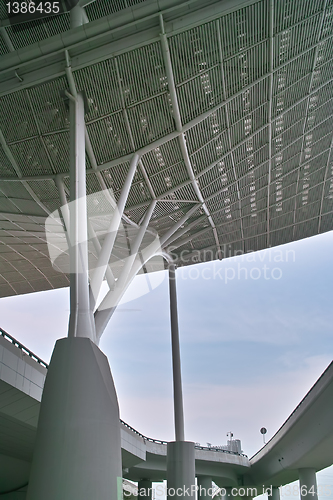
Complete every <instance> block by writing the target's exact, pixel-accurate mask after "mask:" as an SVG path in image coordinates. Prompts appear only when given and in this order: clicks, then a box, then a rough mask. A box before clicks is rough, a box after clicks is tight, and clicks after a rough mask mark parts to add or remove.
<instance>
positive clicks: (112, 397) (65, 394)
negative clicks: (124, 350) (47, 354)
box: [27, 337, 122, 500]
mask: <svg viewBox="0 0 333 500" xmlns="http://www.w3.org/2000/svg"><path fill="white" fill-rule="evenodd" d="M121 475H122V469H121V443H120V423H119V409H118V401H117V395H116V391H115V388H114V384H113V379H112V375H111V372H110V367H109V363H108V360H107V358H106V356H105V355H104V354H103V353H102V352H101V351H100V349H99V348H98V347H97V346H96V345H95V344H94V343H92V342H91V341H90V340H89V339H88V338H82V337H75V338H65V339H61V340H58V342H57V343H56V346H55V349H54V352H53V355H52V359H51V363H50V367H49V369H48V373H47V377H46V381H45V386H44V392H43V398H42V403H41V410H40V416H39V422H38V429H37V438H36V445H35V451H34V456H33V462H32V468H31V474H30V481H29V488H28V495H27V500H45V499H47V500H97V499H98V500H111V499H112V500H120V499H122V479H121Z"/></svg>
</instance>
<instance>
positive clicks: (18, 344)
mask: <svg viewBox="0 0 333 500" xmlns="http://www.w3.org/2000/svg"><path fill="white" fill-rule="evenodd" d="M0 335H1V337H4V338H5V339H6V340H8V341H9V342H10V343H11V344H13V345H14V346H15V347H18V348H19V349H20V350H21V351H22V352H23V353H24V354H26V355H27V356H29V358H31V359H33V360H34V361H36V363H38V364H39V365H41V366H44V367H45V368H48V367H49V365H48V364H47V363H45V361H43V360H42V359H40V358H39V357H38V356H37V355H36V354H34V353H33V352H32V351H30V349H28V348H27V347H25V345H23V344H21V342H18V341H17V340H16V339H14V337H12V336H11V335H9V333H7V332H5V330H3V329H2V328H0Z"/></svg>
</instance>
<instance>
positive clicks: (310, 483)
mask: <svg viewBox="0 0 333 500" xmlns="http://www.w3.org/2000/svg"><path fill="white" fill-rule="evenodd" d="M298 474H299V491H300V499H301V500H318V493H317V478H316V469H312V468H304V469H299V470H298Z"/></svg>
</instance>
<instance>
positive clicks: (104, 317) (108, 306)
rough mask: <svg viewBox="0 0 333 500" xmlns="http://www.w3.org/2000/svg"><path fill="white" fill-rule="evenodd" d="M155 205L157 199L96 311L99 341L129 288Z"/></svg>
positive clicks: (150, 207) (152, 203) (148, 211)
mask: <svg viewBox="0 0 333 500" xmlns="http://www.w3.org/2000/svg"><path fill="white" fill-rule="evenodd" d="M155 206H156V200H153V201H152V202H151V204H150V205H149V207H148V210H147V212H146V214H145V217H144V220H143V221H142V224H141V226H140V229H139V232H138V234H137V236H136V239H135V241H134V244H133V246H132V248H131V255H130V256H129V257H127V258H126V261H125V264H124V267H123V269H122V272H121V275H120V277H119V279H118V281H117V283H116V285H115V288H114V290H110V291H109V292H108V293H107V295H106V297H105V298H104V299H103V301H102V302H101V304H100V306H99V308H98V310H97V311H96V313H95V324H96V333H97V341H99V339H100V338H101V336H102V334H103V332H104V330H105V328H106V326H107V324H108V322H109V320H110V318H111V316H112V314H113V312H114V311H115V309H116V306H117V304H118V302H119V300H120V299H121V297H122V295H123V293H124V291H125V290H126V288H127V286H126V282H127V279H128V275H129V273H130V270H131V268H132V266H133V263H134V261H135V259H136V257H137V254H138V252H139V248H140V245H141V243H142V240H143V237H144V235H145V232H146V230H147V227H148V224H149V222H150V219H151V216H152V214H153V212H154V208H155Z"/></svg>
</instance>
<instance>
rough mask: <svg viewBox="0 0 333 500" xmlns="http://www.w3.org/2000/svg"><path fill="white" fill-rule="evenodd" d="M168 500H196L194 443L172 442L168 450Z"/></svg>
mask: <svg viewBox="0 0 333 500" xmlns="http://www.w3.org/2000/svg"><path fill="white" fill-rule="evenodd" d="M167 488H168V495H167V498H168V500H171V499H175V498H186V499H187V500H191V499H192V500H194V499H195V488H196V486H195V458H194V443H191V442H189V441H172V442H170V443H168V448H167Z"/></svg>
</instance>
